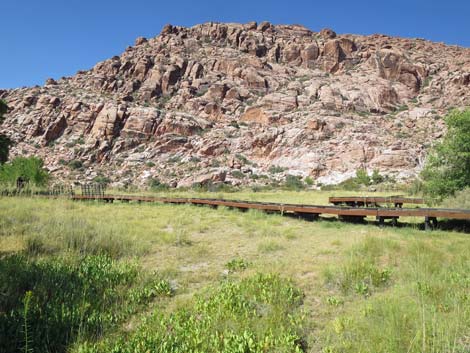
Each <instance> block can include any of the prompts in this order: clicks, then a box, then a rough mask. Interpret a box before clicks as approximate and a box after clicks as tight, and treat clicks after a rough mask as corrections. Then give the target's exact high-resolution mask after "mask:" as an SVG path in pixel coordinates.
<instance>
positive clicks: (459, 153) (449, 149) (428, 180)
mask: <svg viewBox="0 0 470 353" xmlns="http://www.w3.org/2000/svg"><path fill="white" fill-rule="evenodd" d="M445 121H446V124H447V134H446V136H445V137H444V139H443V140H442V141H441V142H440V143H439V144H437V145H436V146H435V147H434V149H433V151H432V152H431V153H430V154H429V156H428V159H427V162H426V166H425V168H424V170H423V172H422V174H421V176H422V178H423V180H424V186H425V192H426V194H428V195H430V196H431V197H433V198H436V199H438V200H442V199H443V198H444V197H446V196H450V195H453V194H454V193H455V192H456V191H457V190H462V189H464V188H465V187H468V186H470V109H467V110H464V111H458V110H453V111H451V112H450V113H449V114H448V115H447V117H446V118H445Z"/></svg>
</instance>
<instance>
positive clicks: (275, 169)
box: [268, 165, 286, 174]
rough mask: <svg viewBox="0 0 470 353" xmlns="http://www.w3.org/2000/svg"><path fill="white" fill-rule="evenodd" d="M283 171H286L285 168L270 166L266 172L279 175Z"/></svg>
mask: <svg viewBox="0 0 470 353" xmlns="http://www.w3.org/2000/svg"><path fill="white" fill-rule="evenodd" d="M285 170H286V168H282V167H279V166H277V165H272V166H270V167H269V170H268V172H269V173H271V174H279V173H282V172H283V171H285Z"/></svg>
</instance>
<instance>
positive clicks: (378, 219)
mask: <svg viewBox="0 0 470 353" xmlns="http://www.w3.org/2000/svg"><path fill="white" fill-rule="evenodd" d="M376 219H377V221H378V222H379V227H380V228H383V227H384V225H385V222H384V221H385V219H384V218H383V217H382V216H377V217H376Z"/></svg>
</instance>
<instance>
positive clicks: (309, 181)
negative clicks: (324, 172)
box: [305, 176, 313, 186]
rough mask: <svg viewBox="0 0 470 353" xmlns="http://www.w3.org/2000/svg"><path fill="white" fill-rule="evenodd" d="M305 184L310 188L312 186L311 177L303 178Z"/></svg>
mask: <svg viewBox="0 0 470 353" xmlns="http://www.w3.org/2000/svg"><path fill="white" fill-rule="evenodd" d="M305 184H307V185H308V186H312V185H313V179H312V177H309V176H308V177H306V178H305Z"/></svg>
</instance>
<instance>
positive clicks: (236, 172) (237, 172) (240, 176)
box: [230, 169, 245, 179]
mask: <svg viewBox="0 0 470 353" xmlns="http://www.w3.org/2000/svg"><path fill="white" fill-rule="evenodd" d="M230 174H231V175H232V176H233V177H234V178H236V179H243V178H245V174H243V172H242V171H240V170H238V169H235V170H232V171H231V172H230Z"/></svg>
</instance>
